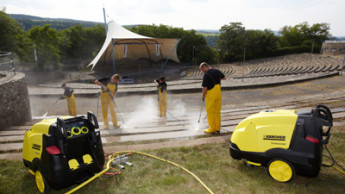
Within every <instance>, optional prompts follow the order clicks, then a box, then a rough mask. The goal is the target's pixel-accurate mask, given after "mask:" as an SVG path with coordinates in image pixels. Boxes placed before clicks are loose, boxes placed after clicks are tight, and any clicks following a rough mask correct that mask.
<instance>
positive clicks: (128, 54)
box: [88, 21, 179, 69]
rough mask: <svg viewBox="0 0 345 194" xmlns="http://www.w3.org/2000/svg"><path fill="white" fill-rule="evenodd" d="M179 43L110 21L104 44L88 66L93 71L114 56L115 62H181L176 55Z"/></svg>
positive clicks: (111, 59)
mask: <svg viewBox="0 0 345 194" xmlns="http://www.w3.org/2000/svg"><path fill="white" fill-rule="evenodd" d="M112 43H113V45H114V48H113V45H112ZM178 43H179V39H171V38H152V37H147V36H142V35H139V34H136V33H133V32H131V31H129V30H127V29H125V28H123V27H122V26H120V25H118V24H116V23H115V22H114V21H110V22H109V23H108V32H107V37H106V39H105V41H104V44H103V46H102V48H101V50H100V51H99V52H98V54H97V56H96V57H95V58H94V59H93V60H92V62H91V63H90V64H89V65H88V66H92V69H93V68H94V67H95V66H96V64H97V63H98V62H99V61H103V62H109V61H113V56H115V59H114V60H115V61H116V60H118V59H121V58H129V59H132V60H137V59H140V58H149V59H150V60H154V61H159V60H162V59H167V58H169V59H171V60H173V61H176V62H179V59H178V57H177V54H176V47H177V44H178ZM113 49H114V51H113ZM112 51H113V52H114V55H113V53H112Z"/></svg>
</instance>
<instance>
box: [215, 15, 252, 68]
mask: <svg viewBox="0 0 345 194" xmlns="http://www.w3.org/2000/svg"><path fill="white" fill-rule="evenodd" d="M245 39H246V30H245V28H244V27H243V26H242V23H241V22H231V23H230V24H229V25H224V26H222V27H221V28H220V35H219V38H218V41H217V45H218V48H219V49H220V50H221V53H222V55H223V59H224V60H225V61H234V60H239V58H240V56H242V55H243V54H242V53H243V49H244V48H245V47H246V42H245Z"/></svg>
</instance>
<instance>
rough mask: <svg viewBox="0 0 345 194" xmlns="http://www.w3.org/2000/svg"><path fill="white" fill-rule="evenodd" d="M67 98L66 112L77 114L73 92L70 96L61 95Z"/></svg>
mask: <svg viewBox="0 0 345 194" xmlns="http://www.w3.org/2000/svg"><path fill="white" fill-rule="evenodd" d="M63 97H64V98H66V100H67V108H68V114H69V115H72V116H76V115H77V105H76V103H75V98H74V94H72V95H71V97H68V96H65V95H64V96H63Z"/></svg>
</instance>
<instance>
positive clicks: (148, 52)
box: [143, 41, 152, 67]
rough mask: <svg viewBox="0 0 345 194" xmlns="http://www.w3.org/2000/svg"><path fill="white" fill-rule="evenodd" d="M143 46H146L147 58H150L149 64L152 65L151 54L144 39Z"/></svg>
mask: <svg viewBox="0 0 345 194" xmlns="http://www.w3.org/2000/svg"><path fill="white" fill-rule="evenodd" d="M143 43H144V45H145V47H146V51H147V54H148V55H149V59H150V65H151V67H152V59H151V54H150V51H149V48H148V47H147V44H146V42H145V41H143Z"/></svg>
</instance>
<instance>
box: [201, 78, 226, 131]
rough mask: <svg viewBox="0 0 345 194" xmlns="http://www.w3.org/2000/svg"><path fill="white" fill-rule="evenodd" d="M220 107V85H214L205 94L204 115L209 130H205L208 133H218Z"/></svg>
mask: <svg viewBox="0 0 345 194" xmlns="http://www.w3.org/2000/svg"><path fill="white" fill-rule="evenodd" d="M221 107H222V93H221V90H220V85H219V84H216V85H214V87H213V88H212V89H210V90H207V93H206V113H207V120H208V125H209V128H208V129H207V130H205V132H208V133H214V132H217V131H220V119H221V117H220V110H221Z"/></svg>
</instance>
